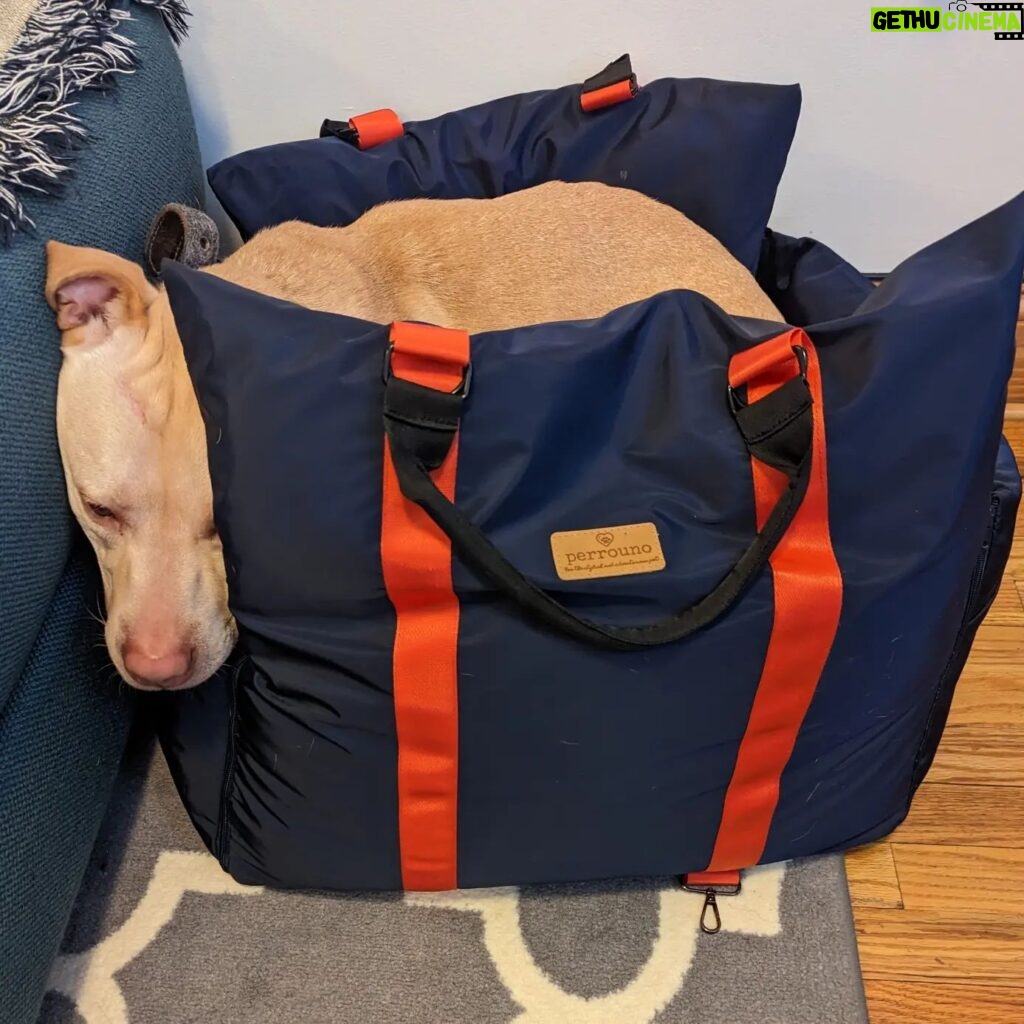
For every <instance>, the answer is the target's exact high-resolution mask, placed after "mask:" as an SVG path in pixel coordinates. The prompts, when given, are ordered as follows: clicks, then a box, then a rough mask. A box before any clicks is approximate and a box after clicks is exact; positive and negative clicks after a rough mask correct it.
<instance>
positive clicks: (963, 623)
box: [911, 494, 1000, 798]
mask: <svg viewBox="0 0 1024 1024" xmlns="http://www.w3.org/2000/svg"><path fill="white" fill-rule="evenodd" d="M999 507H1000V501H999V498H998V496H997V495H995V494H993V495H992V497H991V499H990V500H989V506H988V530H987V531H986V533H985V540H984V543H983V544H982V545H981V551H979V552H978V557H977V559H976V560H975V562H974V570H973V571H972V573H971V582H970V586H968V588H967V601H966V603H965V604H964V613H963V617H962V618H961V619H960V627H959V629H957V632H956V636H955V637H954V639H953V646H952V647H951V648H950V652H949V657H948V658H947V659H946V664H945V665H944V666H943V668H942V672H941V673H940V675H939V681H938V683H937V685H936V687H935V693H934V695H933V696H932V704H931V707H930V708H929V709H928V718H927V719H926V720H925V725H924V731H923V733H922V736H921V746H920V747H919V748H918V751H917V754H916V756H915V757H914V767H913V773H912V777H916V775H917V770H918V766H919V765H920V763H921V752H922V751H923V749H924V745H925V743H926V741H927V739H928V736H929V735H930V734H931V731H932V724H933V723H934V721H935V708H936V707H937V705H938V703H939V700H940V698H941V697H942V693H943V691H944V690H945V687H946V681H947V677H948V675H949V670H950V666H951V665H952V664H953V663H954V661H955V660H956V657H957V653H958V652H959V650H960V645H961V643H962V642H963V639H964V635H965V634H966V632H967V627H968V623H970V621H971V618H972V617H973V615H974V614H975V612H976V610H977V609H976V607H975V605H976V604H977V602H978V596H979V594H980V593H981V585H982V583H983V582H984V580H985V572H986V570H987V569H988V560H989V556H990V554H991V552H992V545H993V544H994V543H995V536H996V524H997V523H998V522H999ZM915 788H916V787H914V786H912V787H911V798H912V797H913V792H914V789H915Z"/></svg>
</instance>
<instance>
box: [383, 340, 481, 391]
mask: <svg viewBox="0 0 1024 1024" xmlns="http://www.w3.org/2000/svg"><path fill="white" fill-rule="evenodd" d="M394 351H395V346H394V343H391V344H389V345H388V347H387V349H385V351H384V366H383V368H382V369H381V377H380V379H381V380H382V381H384V383H385V384H387V382H388V381H389V380H391V378H392V376H393V374H392V372H391V353H392V352H394ZM472 383H473V364H472V362H469V363H466V368H465V370H463V371H462V383H461V384H459V386H458V387H457V388H455V389H454V390H453V391H450V392H448V393H449V394H451V395H454V396H455V397H456V398H465V397H466V396H467V395H468V394H469V388H470V385H471V384H472Z"/></svg>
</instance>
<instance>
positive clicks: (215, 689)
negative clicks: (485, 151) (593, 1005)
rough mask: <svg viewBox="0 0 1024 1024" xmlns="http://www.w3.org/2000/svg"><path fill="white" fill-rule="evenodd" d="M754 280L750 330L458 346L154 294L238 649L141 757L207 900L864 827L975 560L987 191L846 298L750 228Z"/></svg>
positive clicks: (985, 447) (992, 516) (866, 834)
mask: <svg viewBox="0 0 1024 1024" xmlns="http://www.w3.org/2000/svg"><path fill="white" fill-rule="evenodd" d="M640 95H641V96H642V95H643V93H642V92H641V94H640ZM627 105H628V104H627ZM615 109H618V108H610V109H609V110H608V111H605V112H602V113H599V114H597V115H596V116H598V117H603V116H605V114H606V113H611V112H612V111H613V110H615ZM453 116H455V115H453ZM478 120H480V121H481V123H482V119H479V118H478ZM393 144H394V143H385V144H384V145H393ZM328 145H330V146H331V147H333V148H337V147H341V146H350V145H351V143H348V142H343V141H338V142H337V144H336V145H335V143H334V142H330V143H328ZM353 152H357V151H356V150H353ZM239 159H241V158H239ZM460 173H462V171H453V174H455V175H456V176H457V175H458V174H460ZM396 180H402V179H401V176H398V177H397V179H396ZM516 184H517V185H518V184H519V180H518V179H516ZM453 188H454V186H453ZM467 191H468V192H470V193H471V194H477V193H476V191H474V186H467ZM334 200H335V197H333V196H331V197H327V198H326V200H325V202H326V205H325V209H326V210H328V211H329V210H331V209H333V203H334ZM281 201H282V202H283V200H281ZM310 202H311V200H310V198H309V196H308V195H307V194H305V193H304V194H303V195H301V196H298V197H297V204H296V205H297V207H299V206H302V205H303V204H306V205H308V204H309V203H310ZM296 212H299V211H298V209H297V210H296ZM275 216H281V217H286V216H288V213H287V211H286V210H284V209H283V208H282V207H281V206H280V204H279V205H278V207H277V210H276V213H275ZM331 216H333V213H330V212H327V213H326V214H325V217H324V219H325V220H329V219H330V217H331ZM756 265H757V276H758V280H759V282H760V283H761V285H762V287H763V288H764V289H765V291H766V292H767V294H768V295H769V297H770V298H771V299H772V301H773V302H774V303H775V304H776V306H777V307H778V308H779V310H780V311H781V312H782V315H783V316H784V317H785V319H786V321H787V323H785V324H773V323H767V322H761V321H752V320H739V319H736V318H732V317H730V316H728V315H726V314H725V313H723V312H722V311H721V310H720V309H719V308H718V307H716V306H715V305H714V304H713V303H711V302H710V301H709V300H707V299H706V298H704V297H703V296H700V295H698V294H695V293H692V292H667V293H663V294H660V295H656V296H654V297H652V298H651V299H649V300H647V301H645V302H642V303H638V304H636V305H633V306H629V307H625V308H622V309H619V310H616V311H614V312H612V313H610V314H608V315H607V316H605V317H603V318H601V319H598V320H594V321H588V322H586V323H561V324H546V325H538V326H530V327H524V328H521V329H515V330H507V331H499V332H492V333H488V334H485V335H479V336H474V337H472V338H468V337H466V336H465V335H463V334H461V332H458V331H451V330H446V329H443V327H444V325H441V328H432V327H429V326H424V325H414V324H394V325H380V324H374V323H368V322H364V321H360V320H356V319H352V318H349V317H344V316H336V315H331V314H326V313H319V312H314V311H310V310H307V309H304V308H301V307H298V306H294V305H291V304H288V303H286V302H281V301H278V300H275V299H271V298H268V297H266V296H262V295H259V294H257V293H254V292H250V291H248V290H246V289H244V288H241V287H239V286H237V285H234V284H231V283H229V282H226V281H223V280H221V279H218V278H215V277H213V276H210V275H207V274H203V273H200V272H195V271H191V270H188V269H185V268H183V267H180V266H177V265H174V264H168V265H167V266H166V270H165V277H166V283H167V289H168V293H169V297H170V300H171V304H172V307H173V311H174V316H175V321H176V324H177V326H178V329H179V332H180V334H181V338H182V342H183V344H184V347H185V355H186V359H187V361H188V365H189V369H190V372H191V375H192V378H193V381H194V384H195V388H196V392H197V395H198V398H199V402H200V406H201V408H202V411H203V415H204V419H205V422H206V429H207V436H208V439H209V445H208V454H209V463H210V471H211V476H212V480H213V489H214V502H215V515H216V521H217V525H218V529H219V531H220V534H221V536H222V538H223V541H224V550H225V560H226V565H227V570H228V582H229V588H230V602H231V609H232V612H233V613H234V615H235V617H236V619H237V621H238V625H239V630H240V644H239V652H238V658H237V661H236V664H235V665H234V667H233V669H232V671H231V672H228V673H224V674H223V675H222V676H220V677H218V678H216V679H214V680H212V681H211V682H209V683H207V684H205V685H204V686H202V687H199V688H198V689H196V690H194V691H191V692H189V693H186V694H182V695H180V696H178V697H175V698H174V700H173V703H171V704H170V705H169V710H168V713H167V716H166V719H165V721H164V727H163V736H162V740H163V744H164V749H165V751H166V753H167V755H168V759H169V761H170V764H171V766H172V771H173V773H174V776H175V779H176V781H177V783H178V786H179V788H180V790H181V792H182V795H183V798H184V800H185V802H186V805H187V806H188V809H189V813H190V814H191V816H192V819H193V821H194V822H195V824H196V826H197V828H198V830H199V831H200V833H201V834H202V836H203V838H204V840H205V841H206V843H207V844H208V846H209V847H210V849H211V850H212V851H213V852H214V854H215V855H216V856H217V857H218V858H219V859H220V861H221V863H222V864H223V865H224V867H225V868H226V869H227V870H228V871H229V872H231V874H232V875H234V876H235V877H236V878H238V879H239V880H241V881H243V882H250V883H259V884H269V885H276V886H286V887H300V888H319V889H339V890H340V889H400V888H407V889H442V888H450V887H453V886H488V885H504V884H522V883H533V882H550V881H565V880H570V879H579V880H582V879H594V878H602V877H612V876H628V875H652V876H654V875H669V874H680V873H685V872H691V871H703V870H705V869H710V870H712V871H715V872H730V871H732V870H734V869H741V868H744V867H747V866H749V865H752V864H755V863H759V862H770V861H778V860H783V859H787V858H792V857H800V856H805V855H810V854H816V853H822V852H825V851H830V850H838V849H844V848H848V847H851V846H855V845H858V844H861V843H864V842H867V841H869V840H871V839H874V838H876V837H879V836H881V835H884V834H886V833H887V832H889V831H890V830H892V829H893V828H894V827H895V826H896V825H897V824H899V822H900V821H901V820H902V819H903V817H904V816H905V815H906V813H907V810H908V808H909V805H910V801H911V798H912V797H913V794H914V791H915V790H916V788H917V786H918V785H919V784H920V782H921V780H922V778H923V777H924V774H925V773H926V771H927V770H928V767H929V766H930V764H931V760H932V758H933V756H934V754H935V750H936V746H937V744H938V741H939V738H940V736H941V733H942V729H943V726H944V724H945V719H946V715H947V713H948V710H949V705H950V701H951V699H952V695H953V689H954V686H955V684H956V681H957V678H958V676H959V674H960V671H961V669H962V667H963V664H964V661H965V659H966V656H967V652H968V651H969V649H970V645H971V642H972V640H973V637H974V633H975V631H976V629H977V627H978V625H979V623H980V621H981V619H982V618H983V616H984V614H985V612H986V611H987V609H988V607H989V606H990V604H991V602H992V600H993V599H994V596H995V593H996V590H997V588H998V586H999V582H1000V579H1001V576H1002V573H1003V569H1004V567H1005V563H1006V559H1007V556H1008V552H1009V548H1010V543H1011V539H1012V532H1013V523H1014V519H1015V514H1016V509H1017V505H1018V502H1019V498H1020V478H1019V476H1018V473H1017V469H1016V466H1015V463H1014V459H1013V456H1012V453H1011V452H1010V451H1009V449H1008V447H1007V446H1006V444H1005V441H1003V440H1002V439H1001V426H1002V416H1003V409H1004V404H1005V396H1006V388H1007V381H1008V378H1009V374H1010V369H1011V365H1012V360H1013V354H1014V340H1013V335H1014V326H1015V323H1016V315H1017V306H1018V301H1019V296H1020V282H1021V275H1022V270H1024V195H1022V196H1020V197H1018V198H1016V199H1014V200H1013V201H1011V202H1010V203H1008V204H1006V205H1005V206H1003V207H1001V208H1000V209H998V210H996V211H994V212H993V213H991V214H989V215H987V216H985V217H982V218H981V219H980V220H978V221H976V222H974V223H973V224H970V225H969V226H967V227H965V228H963V229H961V230H960V231H958V232H956V233H955V234H953V235H951V236H949V237H948V238H946V239H944V240H942V241H940V242H938V243H936V244H934V245H932V246H930V247H928V248H927V249H925V250H923V251H922V252H921V253H918V254H917V255H916V256H913V257H911V258H910V259H909V260H907V261H906V262H905V263H904V264H902V265H901V266H900V267H899V268H897V269H896V270H895V271H894V272H893V273H892V274H891V275H890V276H889V277H888V278H887V279H886V280H885V281H884V282H883V283H882V284H881V285H880V286H879V287H877V288H875V287H873V286H872V284H871V283H870V282H869V281H868V280H867V279H866V278H864V277H863V276H862V275H860V274H859V273H858V272H857V271H856V270H855V269H854V268H853V267H851V266H850V265H849V264H848V263H846V262H844V261H843V260H842V259H841V258H840V257H839V256H837V255H836V254H835V253H833V252H832V251H831V250H829V249H828V248H827V247H826V246H824V245H822V244H821V243H820V242H817V241H813V240H808V239H802V240H797V239H792V238H788V237H786V236H783V235H779V234H775V233H772V232H770V231H769V232H767V233H763V234H762V239H761V242H760V255H759V258H758V259H757V261H756ZM382 366H383V367H385V372H384V373H383V374H382ZM553 538H554V540H553ZM619 570H624V571H619Z"/></svg>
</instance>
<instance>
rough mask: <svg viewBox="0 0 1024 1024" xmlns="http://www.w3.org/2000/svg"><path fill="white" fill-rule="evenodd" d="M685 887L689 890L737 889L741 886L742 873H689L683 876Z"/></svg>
mask: <svg viewBox="0 0 1024 1024" xmlns="http://www.w3.org/2000/svg"><path fill="white" fill-rule="evenodd" d="M683 885H685V886H686V887H687V888H688V889H737V888H739V885H740V872H739V871H689V872H687V873H686V874H685V875H683Z"/></svg>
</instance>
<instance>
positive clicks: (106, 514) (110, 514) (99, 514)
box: [85, 501, 117, 522]
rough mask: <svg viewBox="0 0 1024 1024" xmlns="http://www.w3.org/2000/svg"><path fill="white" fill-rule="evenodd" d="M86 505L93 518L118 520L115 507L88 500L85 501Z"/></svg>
mask: <svg viewBox="0 0 1024 1024" xmlns="http://www.w3.org/2000/svg"><path fill="white" fill-rule="evenodd" d="M85 507H86V508H87V509H88V510H89V515H91V516H92V517H93V519H109V520H112V521H113V522H116V521H117V513H116V512H115V511H114V510H113V509H110V508H107V506H106V505H100V504H99V503H98V502H95V501H87V502H86V503H85Z"/></svg>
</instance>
